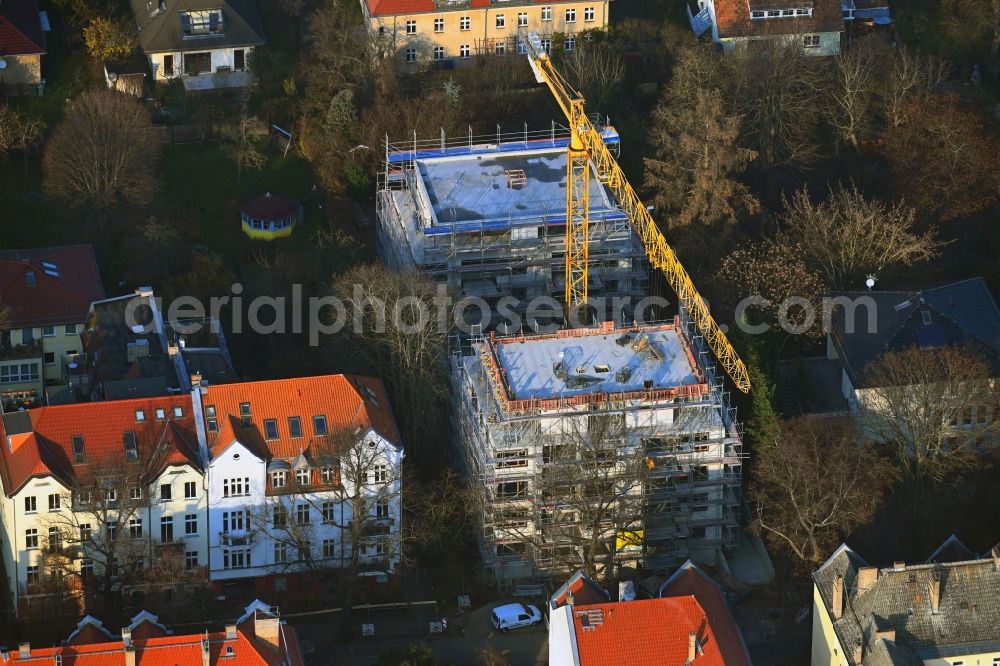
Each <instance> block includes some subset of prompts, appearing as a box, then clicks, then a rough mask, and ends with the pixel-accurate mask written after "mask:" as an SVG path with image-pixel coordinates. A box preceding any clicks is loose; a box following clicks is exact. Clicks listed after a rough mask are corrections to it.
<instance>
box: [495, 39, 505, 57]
mask: <svg viewBox="0 0 1000 666" xmlns="http://www.w3.org/2000/svg"><path fill="white" fill-rule="evenodd" d="M496 54H497V55H498V56H502V55H507V42H497V44H496Z"/></svg>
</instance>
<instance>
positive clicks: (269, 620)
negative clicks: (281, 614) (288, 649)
mask: <svg viewBox="0 0 1000 666" xmlns="http://www.w3.org/2000/svg"><path fill="white" fill-rule="evenodd" d="M253 632H254V634H256V635H257V638H259V639H260V640H262V641H264V642H265V643H267V644H268V645H270V646H271V647H273V648H274V649H275V650H278V649H280V647H281V620H279V619H278V618H277V617H273V616H267V615H262V614H261V613H260V612H257V613H254V616H253Z"/></svg>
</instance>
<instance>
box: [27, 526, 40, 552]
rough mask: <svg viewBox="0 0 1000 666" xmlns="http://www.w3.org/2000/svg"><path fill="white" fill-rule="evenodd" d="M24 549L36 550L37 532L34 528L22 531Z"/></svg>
mask: <svg viewBox="0 0 1000 666" xmlns="http://www.w3.org/2000/svg"><path fill="white" fill-rule="evenodd" d="M24 547H25V548H28V549H32V548H38V530H36V529H35V528H31V529H30V530H24Z"/></svg>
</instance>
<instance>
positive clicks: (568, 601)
mask: <svg viewBox="0 0 1000 666" xmlns="http://www.w3.org/2000/svg"><path fill="white" fill-rule="evenodd" d="M573 604H574V599H573V590H570V591H569V592H567V593H566V605H567V606H572V605H573Z"/></svg>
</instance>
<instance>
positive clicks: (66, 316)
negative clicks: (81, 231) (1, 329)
mask: <svg viewBox="0 0 1000 666" xmlns="http://www.w3.org/2000/svg"><path fill="white" fill-rule="evenodd" d="M9 2H10V0H3V2H0V13H2V11H3V8H4V7H6V6H7V4H8V3H9ZM14 4H17V2H16V1H15V2H14ZM2 32H3V22H2V19H0V40H2ZM0 54H2V50H0ZM43 262H45V263H48V264H53V265H55V267H56V270H55V271H48V272H47V271H46V268H45V266H44V265H43ZM29 272H31V273H33V274H34V280H35V282H36V284H35V286H29V285H28V279H29V277H28V273H29ZM49 273H56V274H58V275H54V274H53V275H50V274H49ZM103 298H104V287H103V286H102V285H101V274H100V272H99V271H98V269H97V259H96V258H95V257H94V249H93V248H92V247H91V246H89V245H70V246H66V247H46V248H38V249H34V250H4V251H0V302H2V303H3V304H4V305H6V306H8V307H9V308H10V309H11V313H10V327H11V328H19V327H28V326H50V325H53V324H73V323H78V324H82V323H83V322H84V321H86V319H87V311H88V310H89V309H90V304H91V302H93V301H97V300H101V299H103Z"/></svg>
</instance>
